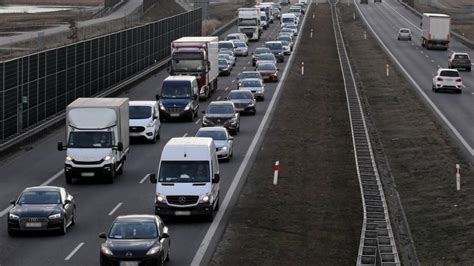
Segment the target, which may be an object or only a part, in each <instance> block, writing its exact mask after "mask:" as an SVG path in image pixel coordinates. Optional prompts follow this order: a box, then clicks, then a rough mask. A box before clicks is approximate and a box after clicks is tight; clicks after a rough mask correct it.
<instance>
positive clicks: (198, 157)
mask: <svg viewBox="0 0 474 266" xmlns="http://www.w3.org/2000/svg"><path fill="white" fill-rule="evenodd" d="M219 180H220V176H219V162H218V161H217V151H216V146H215V145H214V141H213V139H212V138H200V137H187V138H183V137H181V138H172V139H170V140H169V141H168V143H166V145H165V147H164V148H163V152H162V153H161V159H160V164H159V166H158V173H157V174H156V175H155V174H150V181H151V183H154V184H156V195H155V214H157V215H160V216H190V215H204V216H206V217H207V218H208V219H209V220H211V221H212V219H213V218H214V215H215V212H216V211H217V209H218V208H219Z"/></svg>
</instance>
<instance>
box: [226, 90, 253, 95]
mask: <svg viewBox="0 0 474 266" xmlns="http://www.w3.org/2000/svg"><path fill="white" fill-rule="evenodd" d="M239 92H250V93H252V92H251V91H250V90H247V89H242V90H231V91H230V92H229V94H230V93H239Z"/></svg>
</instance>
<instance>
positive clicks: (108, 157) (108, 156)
mask: <svg viewBox="0 0 474 266" xmlns="http://www.w3.org/2000/svg"><path fill="white" fill-rule="evenodd" d="M111 159H112V156H110V155H107V156H105V157H104V158H103V160H104V161H110V160H111Z"/></svg>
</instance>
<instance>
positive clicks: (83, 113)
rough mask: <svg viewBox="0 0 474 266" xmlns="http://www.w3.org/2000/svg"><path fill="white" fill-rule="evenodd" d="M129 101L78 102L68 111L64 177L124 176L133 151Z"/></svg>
mask: <svg viewBox="0 0 474 266" xmlns="http://www.w3.org/2000/svg"><path fill="white" fill-rule="evenodd" d="M128 111H129V110H128V98H78V99H76V100H75V101H74V102H72V103H71V104H69V105H68V106H67V108H66V144H65V145H63V143H62V142H59V143H58V150H60V151H62V150H66V159H65V162H64V176H65V177H66V183H67V184H71V183H72V180H73V178H74V177H77V178H80V177H105V178H106V181H107V182H109V183H112V182H113V180H114V177H115V175H116V174H121V173H122V171H123V165H124V163H125V159H126V157H127V153H128V151H129V116H128Z"/></svg>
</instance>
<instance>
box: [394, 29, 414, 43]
mask: <svg viewBox="0 0 474 266" xmlns="http://www.w3.org/2000/svg"><path fill="white" fill-rule="evenodd" d="M397 40H399V41H400V40H407V41H411V30H410V29H407V28H401V29H400V30H399V31H398V36H397Z"/></svg>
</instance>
